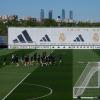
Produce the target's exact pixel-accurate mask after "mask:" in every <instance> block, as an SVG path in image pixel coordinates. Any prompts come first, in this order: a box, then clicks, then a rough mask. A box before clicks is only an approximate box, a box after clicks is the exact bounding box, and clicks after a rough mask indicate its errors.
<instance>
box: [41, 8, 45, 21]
mask: <svg viewBox="0 0 100 100" xmlns="http://www.w3.org/2000/svg"><path fill="white" fill-rule="evenodd" d="M43 19H44V9H41V11H40V20H41V21H42V20H43Z"/></svg>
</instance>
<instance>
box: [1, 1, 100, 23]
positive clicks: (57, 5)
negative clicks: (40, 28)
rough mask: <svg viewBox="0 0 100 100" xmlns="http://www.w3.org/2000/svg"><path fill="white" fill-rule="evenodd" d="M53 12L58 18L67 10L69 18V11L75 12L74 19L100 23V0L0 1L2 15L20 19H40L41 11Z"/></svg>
mask: <svg viewBox="0 0 100 100" xmlns="http://www.w3.org/2000/svg"><path fill="white" fill-rule="evenodd" d="M41 8H43V9H44V10H45V16H46V17H47V15H48V10H51V9H52V10H53V16H54V18H56V17H57V16H58V15H61V10H62V8H64V9H65V10H66V18H68V15H69V10H73V12H74V19H77V20H78V19H79V20H89V19H90V20H95V21H100V0H0V15H13V14H17V15H19V16H20V17H23V16H32V17H37V18H39V16H40V9H41Z"/></svg>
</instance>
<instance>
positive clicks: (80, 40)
mask: <svg viewBox="0 0 100 100" xmlns="http://www.w3.org/2000/svg"><path fill="white" fill-rule="evenodd" d="M73 41H74V42H84V39H83V37H82V35H81V34H80V35H78V37H76V39H75V40H73Z"/></svg>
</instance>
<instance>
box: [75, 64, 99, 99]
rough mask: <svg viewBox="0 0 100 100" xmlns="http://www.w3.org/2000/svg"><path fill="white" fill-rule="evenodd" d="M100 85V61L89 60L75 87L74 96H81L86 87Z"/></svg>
mask: <svg viewBox="0 0 100 100" xmlns="http://www.w3.org/2000/svg"><path fill="white" fill-rule="evenodd" d="M99 87H100V62H88V64H87V65H86V67H85V68H84V70H83V72H82V74H81V75H80V77H79V79H78V81H77V82H76V84H75V85H74V87H73V98H76V97H78V96H81V95H82V94H83V93H84V91H85V89H89V88H92V89H93V88H95V89H96V88H99Z"/></svg>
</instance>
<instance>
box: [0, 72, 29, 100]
mask: <svg viewBox="0 0 100 100" xmlns="http://www.w3.org/2000/svg"><path fill="white" fill-rule="evenodd" d="M30 74H31V73H28V74H27V75H26V76H25V77H24V78H23V79H22V80H21V81H20V82H19V83H18V84H17V85H16V86H15V87H14V88H13V89H12V90H11V91H10V92H9V93H8V94H7V95H6V96H5V97H4V98H3V99H2V100H5V99H6V98H7V97H8V96H9V95H10V94H11V93H12V92H13V91H14V90H15V89H16V88H17V87H18V86H19V85H20V84H21V83H22V82H23V81H24V80H25V79H26V78H27V77H28V76H29V75H30Z"/></svg>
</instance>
